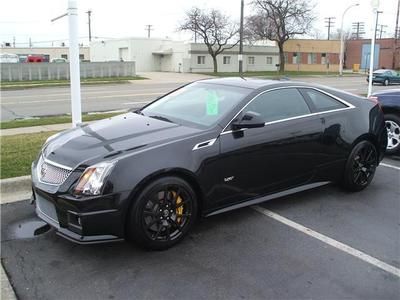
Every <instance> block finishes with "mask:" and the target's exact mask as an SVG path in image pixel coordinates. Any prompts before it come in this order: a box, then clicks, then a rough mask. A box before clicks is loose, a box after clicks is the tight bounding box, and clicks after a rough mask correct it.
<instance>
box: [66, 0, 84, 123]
mask: <svg viewBox="0 0 400 300" xmlns="http://www.w3.org/2000/svg"><path fill="white" fill-rule="evenodd" d="M68 23H69V74H70V82H71V113H72V126H73V127H76V126H77V125H78V124H80V123H82V108H81V78H80V69H79V38H78V5H77V1H76V0H68Z"/></svg>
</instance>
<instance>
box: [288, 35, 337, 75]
mask: <svg viewBox="0 0 400 300" xmlns="http://www.w3.org/2000/svg"><path fill="white" fill-rule="evenodd" d="M283 50H284V52H285V70H286V71H314V72H338V71H339V54H340V40H305V39H304V40H303V39H293V40H288V41H286V42H285V44H284V46H283Z"/></svg>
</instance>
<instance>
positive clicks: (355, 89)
mask: <svg viewBox="0 0 400 300" xmlns="http://www.w3.org/2000/svg"><path fill="white" fill-rule="evenodd" d="M144 75H145V76H147V75H146V74H144ZM178 75H179V78H174V76H175V77H176V76H178ZM178 75H177V74H174V73H164V72H158V73H157V76H159V77H160V76H161V77H162V78H161V79H160V78H156V79H151V80H137V81H134V82H132V83H129V84H117V85H115V84H109V85H95V86H82V111H83V112H99V111H109V110H128V109H130V108H138V107H142V106H144V105H145V104H146V103H148V102H150V101H153V100H154V99H156V98H157V97H160V96H162V95H164V94H165V93H167V92H169V91H171V90H173V89H175V88H177V87H179V86H182V85H183V84H185V83H188V82H191V81H193V80H198V79H200V78H207V77H209V76H207V75H198V74H178ZM152 76H154V74H153V75H152ZM148 77H151V76H148ZM171 77H172V79H169V78H171ZM292 79H293V80H297V81H305V82H310V83H316V84H322V85H326V86H330V87H334V88H337V89H342V90H345V91H348V92H351V93H354V94H359V95H366V94H367V89H368V85H367V82H366V80H365V76H358V77H347V76H345V77H326V76H315V77H293V78H292ZM393 88H400V85H391V86H387V87H386V86H381V85H374V87H373V91H378V90H382V89H393ZM70 112H71V97H70V90H69V87H52V88H35V89H26V90H10V91H2V103H1V118H2V120H3V121H7V120H12V119H20V118H30V117H37V116H48V115H58V114H67V113H70Z"/></svg>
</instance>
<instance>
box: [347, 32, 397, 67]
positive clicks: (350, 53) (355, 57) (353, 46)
mask: <svg viewBox="0 0 400 300" xmlns="http://www.w3.org/2000/svg"><path fill="white" fill-rule="evenodd" d="M370 44H371V40H370V39H362V40H348V41H346V50H345V53H346V54H345V65H346V68H352V66H353V65H354V64H361V60H362V48H363V45H370ZM394 44H395V40H394V39H378V40H376V45H378V46H379V61H378V64H377V67H378V68H382V67H384V68H386V69H392V68H394V69H400V42H398V43H397V48H396V50H395V51H394ZM369 48H370V46H369ZM393 53H394V54H395V55H393ZM368 65H369V64H368Z"/></svg>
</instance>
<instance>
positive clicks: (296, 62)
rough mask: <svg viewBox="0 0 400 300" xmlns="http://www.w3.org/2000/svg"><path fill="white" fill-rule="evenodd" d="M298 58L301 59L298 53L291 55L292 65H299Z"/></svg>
mask: <svg viewBox="0 0 400 300" xmlns="http://www.w3.org/2000/svg"><path fill="white" fill-rule="evenodd" d="M300 58H301V55H300V52H294V53H293V59H292V64H295V65H296V64H300Z"/></svg>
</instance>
